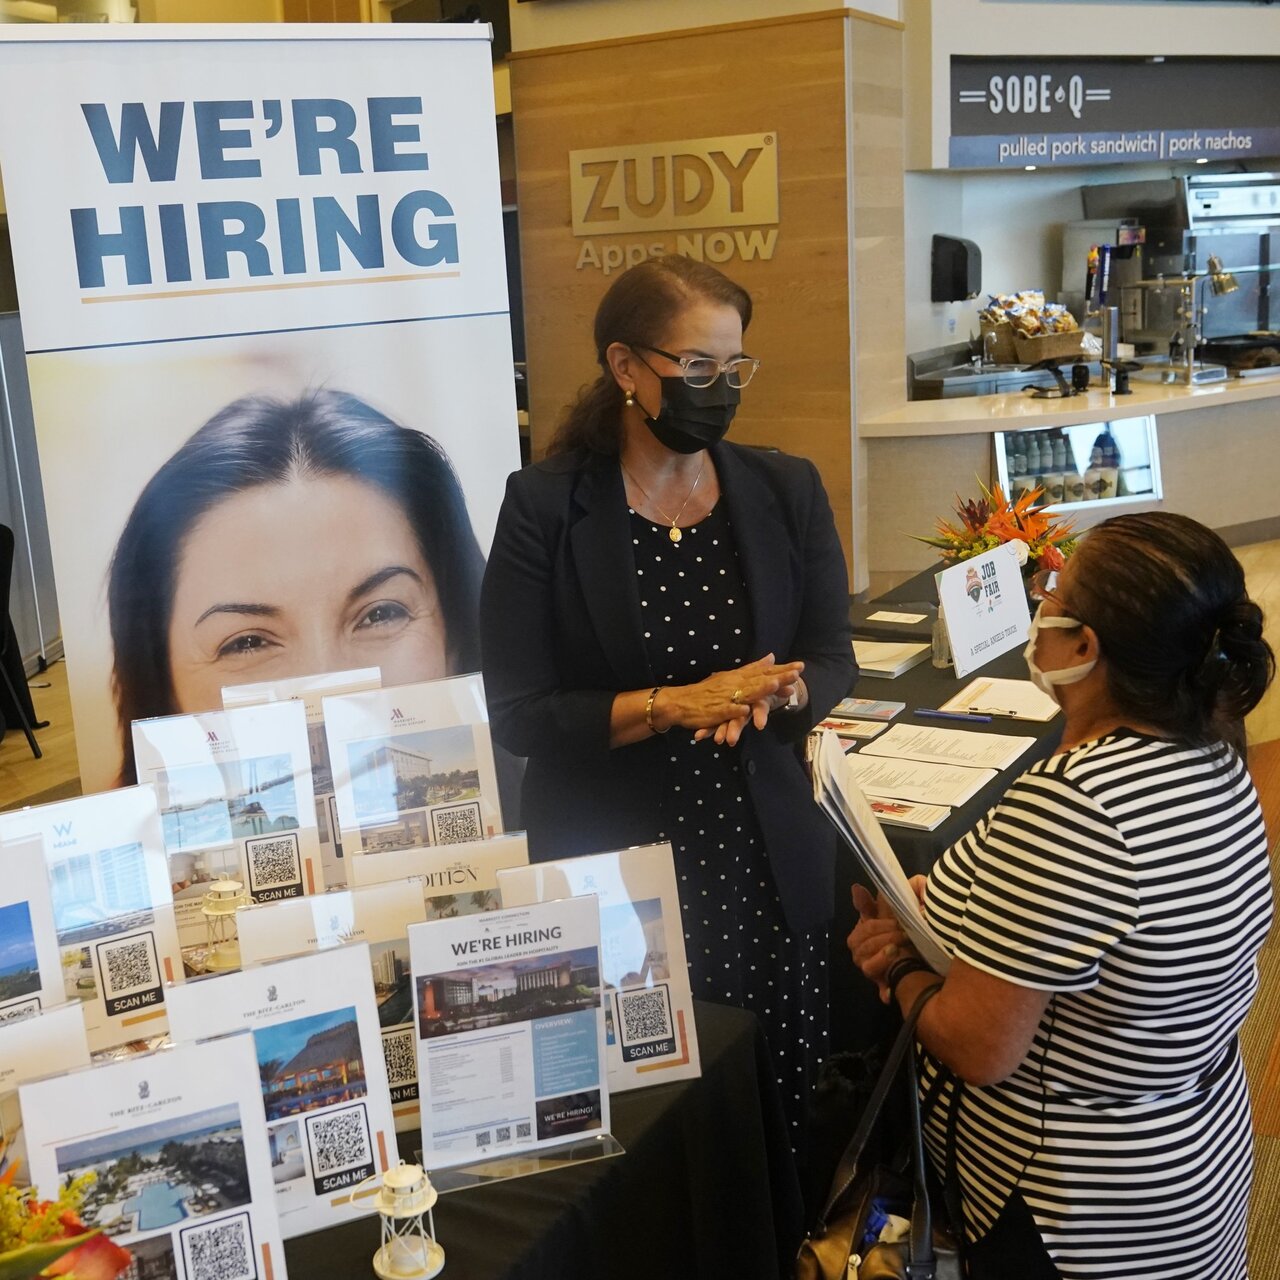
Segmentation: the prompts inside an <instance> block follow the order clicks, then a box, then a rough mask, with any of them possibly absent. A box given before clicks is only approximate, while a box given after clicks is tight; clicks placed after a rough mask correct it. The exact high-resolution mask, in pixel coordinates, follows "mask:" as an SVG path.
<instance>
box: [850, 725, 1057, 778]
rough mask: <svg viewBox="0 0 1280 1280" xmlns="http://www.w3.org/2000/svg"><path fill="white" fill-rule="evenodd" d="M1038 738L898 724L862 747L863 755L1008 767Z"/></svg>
mask: <svg viewBox="0 0 1280 1280" xmlns="http://www.w3.org/2000/svg"><path fill="white" fill-rule="evenodd" d="M1034 742H1035V738H1034V737H1027V736H1025V735H1020V734H1009V733H975V732H974V731H973V730H972V729H938V728H934V727H932V726H929V725H920V724H895V725H890V726H889V730H888V732H887V733H885V735H884V736H883V737H882V738H877V739H876V740H875V741H874V742H872V743H869V744H868V745H867V746H865V747H862V748H860V750H859V754H860V755H863V756H895V757H897V758H898V759H901V760H917V761H921V762H923V763H928V764H945V765H953V766H954V765H958V766H961V767H963V768H968V769H1007V768H1008V767H1009V766H1010V765H1011V764H1013V763H1014V761H1015V760H1017V759H1018V758H1019V757H1020V756H1021V755H1022V754H1023V753H1024V752H1025V751H1026V749H1027V748H1028V747H1029V746H1031V745H1032V744H1033V743H1034Z"/></svg>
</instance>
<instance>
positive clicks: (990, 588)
mask: <svg viewBox="0 0 1280 1280" xmlns="http://www.w3.org/2000/svg"><path fill="white" fill-rule="evenodd" d="M937 585H938V601H939V604H940V606H941V613H942V617H943V620H944V621H945V622H946V627H947V638H948V639H949V640H950V641H951V656H952V659H953V661H954V662H955V668H956V676H957V677H960V676H967V675H969V673H970V672H973V671H976V670H977V669H978V668H979V667H981V666H983V665H984V664H985V663H988V662H990V661H991V659H992V658H997V657H999V656H1000V654H1002V653H1007V652H1008V651H1009V650H1010V649H1015V648H1020V647H1021V646H1023V645H1025V644H1026V642H1027V629H1028V628H1029V627H1030V625H1031V613H1030V610H1029V609H1028V608H1027V591H1026V587H1025V586H1024V585H1023V582H1022V566H1021V565H1020V564H1019V563H1018V557H1017V553H1016V551H1015V550H1014V548H1013V547H1012V546H1011V545H1010V544H1008V543H1005V544H1004V545H1002V546H999V547H996V548H995V549H994V550H993V551H988V552H985V553H984V554H983V555H980V556H974V557H973V559H971V560H962V561H961V562H960V563H959V564H954V565H952V566H951V567H950V568H949V569H943V571H942V572H941V573H939V574H938V575H937Z"/></svg>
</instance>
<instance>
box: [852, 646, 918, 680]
mask: <svg viewBox="0 0 1280 1280" xmlns="http://www.w3.org/2000/svg"><path fill="white" fill-rule="evenodd" d="M853 656H854V657H855V658H857V660H858V672H859V674H860V675H864V676H875V677H876V678H877V679H879V680H892V679H893V678H894V676H900V675H901V674H902V673H903V672H904V671H910V670H911V668H912V667H915V666H919V664H920V663H922V662H923V661H924V660H925V659H926V658H927V657H928V656H929V646H928V645H927V644H904V643H902V642H900V641H896V640H855V641H854V642H853Z"/></svg>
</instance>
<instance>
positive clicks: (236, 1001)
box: [169, 945, 397, 1240]
mask: <svg viewBox="0 0 1280 1280" xmlns="http://www.w3.org/2000/svg"><path fill="white" fill-rule="evenodd" d="M171 1004H172V1008H171V1010H170V1014H169V1025H170V1033H171V1034H172V1036H173V1039H174V1041H175V1042H177V1043H183V1042H194V1041H196V1040H202V1039H204V1038H205V1037H207V1036H220V1035H227V1034H230V1033H232V1032H236V1031H249V1032H251V1033H252V1038H253V1046H254V1050H255V1053H256V1060H255V1067H254V1078H255V1079H258V1080H260V1081H261V1087H262V1104H263V1107H264V1109H265V1112H266V1119H267V1125H266V1128H267V1141H268V1143H269V1144H270V1147H271V1169H272V1177H273V1179H274V1181H275V1201H276V1209H277V1211H278V1212H279V1214H280V1230H281V1232H282V1233H283V1235H284V1237H285V1239H286V1240H288V1239H292V1238H293V1237H294V1236H299V1235H304V1234H306V1233H307V1232H309V1231H319V1230H321V1229H322V1228H324V1227H331V1226H333V1225H334V1224H335V1223H338V1222H342V1221H346V1220H348V1219H350V1218H352V1217H355V1216H359V1215H361V1214H369V1213H373V1212H374V1206H373V1199H372V1198H373V1196H374V1195H375V1194H376V1192H377V1189H378V1188H377V1186H376V1185H373V1184H372V1182H370V1184H369V1185H368V1186H367V1187H362V1186H361V1184H362V1183H364V1182H365V1181H366V1180H367V1179H368V1180H372V1179H374V1177H375V1175H377V1174H381V1173H385V1172H386V1171H387V1168H388V1166H389V1162H393V1161H394V1160H396V1159H397V1156H396V1150H395V1132H394V1130H393V1128H392V1124H391V1101H390V1099H389V1098H388V1096H387V1075H386V1071H385V1070H384V1068H383V1064H382V1047H381V1045H380V1043H379V1037H378V1013H377V1009H376V1008H375V1006H374V998H373V984H372V983H371V982H370V981H369V955H368V948H367V947H365V946H359V945H358V946H354V947H352V948H351V949H350V950H349V951H321V952H318V953H316V954H313V955H303V956H295V957H294V958H293V959H290V960H280V961H278V962H276V963H275V964H266V965H258V966H255V967H254V968H252V969H244V970H242V971H241V972H240V973H228V974H222V975H219V976H217V977H208V978H198V979H196V980H195V981H194V982H189V983H188V984H187V985H186V986H185V987H183V988H182V989H181V990H179V991H175V992H174V993H173V999H172V1002H171ZM353 1192H355V1193H356V1195H355V1198H354V1200H353V1198H352V1193H353ZM361 1192H364V1193H365V1194H361Z"/></svg>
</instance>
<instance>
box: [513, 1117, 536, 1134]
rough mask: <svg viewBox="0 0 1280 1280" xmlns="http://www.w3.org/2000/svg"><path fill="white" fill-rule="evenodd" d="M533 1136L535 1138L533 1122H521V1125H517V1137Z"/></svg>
mask: <svg viewBox="0 0 1280 1280" xmlns="http://www.w3.org/2000/svg"><path fill="white" fill-rule="evenodd" d="M532 1136H533V1121H532V1120H521V1121H520V1123H519V1124H518V1125H516V1137H517V1138H528V1137H532Z"/></svg>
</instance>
